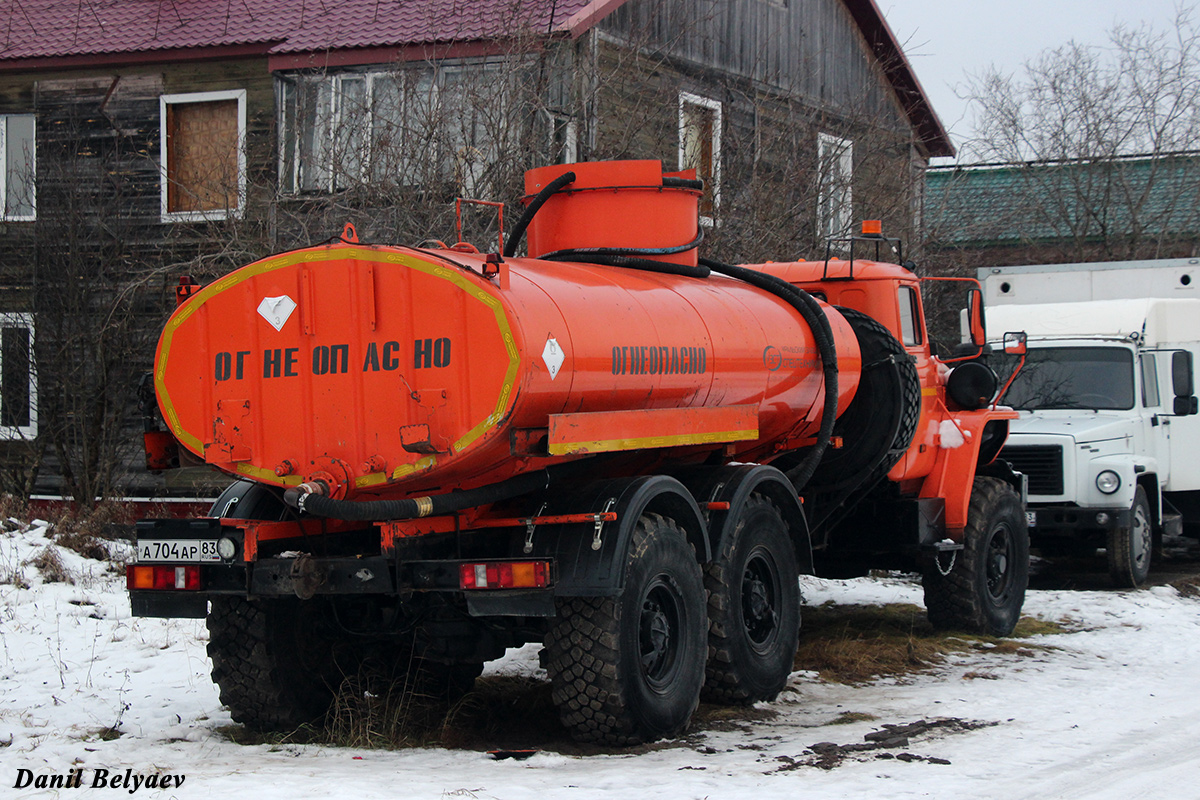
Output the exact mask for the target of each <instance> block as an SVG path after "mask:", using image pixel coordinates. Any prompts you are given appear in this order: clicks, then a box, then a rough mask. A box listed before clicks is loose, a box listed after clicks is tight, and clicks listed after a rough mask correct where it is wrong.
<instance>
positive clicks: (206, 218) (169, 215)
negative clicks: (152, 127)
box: [158, 89, 246, 222]
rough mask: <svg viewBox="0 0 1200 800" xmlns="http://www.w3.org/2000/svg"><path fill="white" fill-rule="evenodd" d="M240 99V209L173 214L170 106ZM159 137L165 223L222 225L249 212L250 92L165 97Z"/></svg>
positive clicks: (160, 100) (160, 106) (160, 108)
mask: <svg viewBox="0 0 1200 800" xmlns="http://www.w3.org/2000/svg"><path fill="white" fill-rule="evenodd" d="M226 100H237V115H238V120H237V126H238V133H237V138H238V141H237V172H238V176H237V182H238V186H237V206H236V207H235V208H222V209H213V210H211V211H169V210H168V209H167V188H168V184H169V181H168V177H167V176H168V174H169V170H168V165H167V106H169V105H175V104H179V105H186V104H189V103H216V102H222V101H226ZM158 134H159V137H158V138H159V142H158V145H159V161H158V171H159V182H158V183H159V196H160V206H159V209H160V211H159V213H160V217H161V221H162V222H219V221H221V220H225V219H241V218H242V215H243V214H244V213H245V211H246V90H245V89H226V90H223V91H218V92H187V93H184V94H164V95H159V98H158Z"/></svg>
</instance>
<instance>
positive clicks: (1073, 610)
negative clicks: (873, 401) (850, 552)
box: [0, 526, 1200, 800]
mask: <svg viewBox="0 0 1200 800" xmlns="http://www.w3.org/2000/svg"><path fill="white" fill-rule="evenodd" d="M44 533H45V531H44V528H42V527H40V526H34V527H33V528H32V529H31V530H29V531H25V532H15V533H3V532H0V581H5V582H3V583H0V797H20V798H24V797H37V796H49V797H52V796H63V797H85V796H92V795H96V796H105V797H116V796H126V795H128V794H133V795H134V796H137V797H146V796H154V797H160V798H167V797H179V798H209V797H253V798H255V800H272V799H273V798H286V800H302V799H303V798H310V797H311V798H328V797H335V798H338V797H353V798H375V797H378V798H385V797H386V798H446V797H467V798H472V797H474V798H505V800H524V799H525V798H549V797H570V798H614V799H615V798H622V800H624V798H652V797H671V798H672V799H673V800H682V799H683V798H703V797H711V798H731V797H733V798H750V797H753V798H755V800H767V798H773V797H778V798H787V800H803V799H804V798H830V797H874V798H910V797H912V798H916V797H935V798H973V799H976V798H1005V799H1006V800H1018V799H1019V798H1039V800H1046V799H1048V798H1089V799H1090V800H1102V799H1103V798H1113V799H1114V800H1116V799H1117V798H1120V800H1130V799H1131V798H1139V797H1154V798H1160V799H1161V798H1171V799H1172V800H1174V799H1176V798H1200V747H1198V743H1200V669H1198V668H1197V667H1198V665H1200V601H1197V600H1195V599H1189V598H1185V597H1181V596H1180V595H1179V594H1178V593H1177V592H1176V590H1175V589H1173V588H1170V587H1155V588H1151V589H1148V590H1143V591H1138V592H1112V591H1103V592H1093V591H1031V592H1030V594H1029V597H1028V599H1027V601H1026V605H1025V612H1026V614H1030V615H1034V616H1037V617H1041V618H1044V619H1049V620H1056V621H1063V620H1067V621H1069V627H1070V630H1072V631H1073V632H1071V633H1064V634H1056V635H1049V636H1040V637H1036V638H1035V639H1033V640H1031V643H1032V644H1036V645H1040V646H1042V647H1045V648H1047V649H1042V648H1041V647H1039V648H1037V649H1034V650H1031V651H1029V652H1027V653H1026V654H1025V655H1013V654H1011V653H1009V654H1006V655H1000V654H989V653H987V652H979V651H971V652H970V653H969V654H966V655H962V656H958V657H954V658H952V659H951V661H950V662H949V663H948V665H947V666H944V667H942V668H939V669H937V670H936V671H934V672H932V673H928V674H921V675H917V676H910V677H906V678H905V679H903V680H894V679H888V680H883V681H879V682H877V683H873V684H871V685H867V686H842V685H836V684H829V683H823V682H821V681H820V680H818V679H817V677H816V676H815V675H813V674H809V673H796V674H795V675H793V676H792V680H791V684H790V686H789V690H788V691H786V692H785V693H784V694H783V695H781V698H780V699H779V700H778V701H776V702H775V703H771V704H764V707H765V708H767V709H769V710H770V711H772V712H774V714H773V715H771V714H766V715H764V716H766V717H768V718H767V719H764V720H760V721H755V722H752V723H741V724H739V725H735V726H725V727H726V728H728V729H725V730H720V731H713V730H710V731H701V732H699V733H697V734H694V735H691V736H689V737H688V738H687V740H685V741H682V742H679V743H675V744H674V745H673V746H670V745H669V746H665V747H661V748H656V749H651V750H650V751H649V752H639V753H637V754H623V753H618V754H609V755H598V756H587V757H576V756H568V755H560V754H556V753H550V752H545V753H539V754H537V755H535V756H533V757H532V758H530V759H528V760H526V761H513V760H504V761H496V760H493V759H491V758H490V757H489V756H487V755H486V754H483V753H479V752H474V751H463V750H446V749H439V748H431V749H410V750H401V751H387V752H385V751H378V750H352V749H346V748H335V747H327V746H316V745H280V746H268V745H255V746H242V745H237V744H234V743H232V742H231V741H229V740H228V739H227V738H226V736H224V735H223V734H222V733H221V732H220V729H221V728H222V727H223V726H227V725H229V724H230V719H229V715H228V713H227V712H226V711H224V710H222V708H221V705H220V702H219V700H218V699H217V691H216V688H215V687H214V686H213V685H212V683H211V682H210V680H209V676H208V673H209V662H208V658H207V657H206V655H205V651H204V647H205V640H206V636H207V635H206V632H205V629H204V625H203V622H201V621H190V620H150V619H134V618H132V617H131V616H130V613H129V603H128V600H127V599H126V596H125V592H124V579H123V577H122V576H121V575H118V574H114V573H113V572H112V571H109V570H108V565H106V564H104V563H101V562H95V561H89V560H87V559H84V558H82V557H80V556H78V555H76V554H74V553H72V552H70V551H65V550H64V551H60V552H61V553H62V556H63V561H64V562H65V565H66V567H67V569H68V571H69V572H70V573H71V575H72V577H73V578H74V583H73V584H67V583H44V582H43V581H42V578H41V577H40V575H39V571H38V569H36V568H35V567H34V566H32V565H28V564H26V562H27V561H28V560H29V559H31V558H33V557H35V556H36V555H37V554H38V553H39V552H40V551H41V549H42V548H44V547H45V546H47V545H49V544H50V542H49V541H48V540H47V539H46V538H45V537H44ZM14 575H15V576H16V577H17V578H18V579H19V578H23V579H24V581H25V582H27V583H28V588H25V587H23V586H22V585H21V581H20V580H17V581H16V582H13V576H14ZM803 590H804V595H805V598H806V602H807V603H809V604H819V603H822V602H825V601H829V600H832V601H834V602H837V603H858V604H864V603H885V602H888V603H891V602H902V603H917V604H919V603H920V602H921V600H920V587H919V586H918V585H916V584H914V583H912V582H910V581H907V580H904V579H898V578H888V579H861V580H853V581H827V580H817V579H807V578H806V579H804V580H803ZM536 663H537V660H536V647H526V648H523V649H521V650H520V651H515V652H513V653H510V654H509V656H508V657H507V658H505V659H504V660H503V661H502V662H499V663H498V664H495V665H492V666H491V667H490V670H491V671H496V670H500V671H509V672H517V673H531V672H535V671H536ZM855 712H859V713H863V714H870V715H872V717H873V718H874V719H873V720H869V721H860V722H854V723H851V724H837V725H833V724H830V723H832V722H833V721H834V720H835V719H837V718H839V717H841V716H842V715H844V714H847V713H855ZM920 720H925V721H927V722H931V723H936V722H937V721H939V720H960V721H963V722H966V723H975V724H978V725H975V724H972V725H960V724H957V723H955V724H935V725H932V726H930V727H929V729H928V730H927V731H925V732H920V733H917V734H916V735H914V736H913V737H912V738H911V739H910V741H909V742H908V744H907V745H904V746H898V747H892V748H888V749H881V750H867V751H861V752H851V753H849V754H847V755H846V757H845V758H844V760H842V761H841V763H840V764H839V765H838V766H836V767H835V768H833V769H822V768H820V767H818V766H813V765H812V763H813V762H814V761H815V760H816V757H815V756H814V755H813V752H812V751H811V749H810V748H811V747H812V746H813V745H816V744H820V743H824V742H832V743H835V744H841V745H846V744H854V743H860V744H861V743H863V741H864V736H866V735H867V734H869V733H872V732H874V731H878V730H880V729H881V727H882V725H883V724H885V723H888V724H896V725H899V724H905V723H912V722H917V721H920ZM114 727H115V728H116V729H117V730H119V731H120V732H121V734H122V735H120V736H119V737H118V738H115V739H114V738H111V737H106V736H104V735H102V733H103V731H105V730H107V729H112V728H114ZM817 749H818V750H821V749H822V748H820V747H818V748H817ZM946 762H948V763H946ZM22 770H26V771H28V773H23V772H21V771H22ZM71 770H76V772H75V773H74V774H76V775H80V776H82V781H81V782H82V785H83V788H82V789H78V790H76V789H41V790H39V789H37V788H36V787H28V788H16V785H17V784H18V783H19V782H21V781H22V780H24V779H25V778H24V777H23V776H25V775H27V774H28V775H31V776H48V775H52V774H58V775H67V774H69V773H70V771H71ZM101 770H107V771H108V772H107V776H108V780H109V781H111V778H112V777H114V776H116V777H118V778H120V779H123V778H124V775H125V774H126V771H127V770H128V771H129V774H130V775H137V776H147V775H156V776H162V775H166V774H170V775H171V776H175V777H173V778H172V780H171V781H167V783H171V784H173V783H174V782H175V780H176V779H177V777H179V776H182V777H183V782H182V785H179V786H177V787H173V788H168V789H162V788H147V787H146V786H145V785H140V786H138V787H137V789H136V790H134V789H133V786H132V785H130V786H129V787H126V786H123V785H122V786H119V787H117V788H113V787H112V786H111V785H110V786H108V787H106V788H103V789H101V788H95V789H93V788H90V787H91V785H92V783H93V782H94V781H95V776H96V775H103V774H104V773H102V772H100V771H101ZM158 781H159V782H162V778H161V777H159V778H158ZM131 784H132V782H131Z"/></svg>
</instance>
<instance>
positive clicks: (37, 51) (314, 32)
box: [0, 0, 612, 60]
mask: <svg viewBox="0 0 1200 800" xmlns="http://www.w3.org/2000/svg"><path fill="white" fill-rule="evenodd" d="M3 5H5V6H8V8H7V10H6V11H5V10H0V26H2V27H0V59H4V60H9V59H26V58H63V57H69V56H84V55H100V54H117V53H142V52H146V51H157V50H183V49H192V48H200V47H227V46H234V45H261V46H262V52H265V53H269V54H273V55H274V54H284V53H302V52H315V51H322V50H329V49H343V48H357V47H386V46H397V45H411V44H433V43H441V42H464V41H480V40H486V39H497V38H506V37H511V36H512V35H513V33H514V32H526V31H545V32H547V33H572V32H574V31H573V30H572V28H573V26H578V25H579V24H580V22H585V23H588V24H590V22H591V21H594V19H591V20H588V19H585V18H587V17H589V16H591V14H592V12H594V11H595V10H596V7H598V6H607V5H612V4H611V3H610V2H605V1H604V0H516V1H515V2H514V0H490V1H489V0H291V1H290V2H281V0H5V2H4V3H3ZM585 27H586V25H585Z"/></svg>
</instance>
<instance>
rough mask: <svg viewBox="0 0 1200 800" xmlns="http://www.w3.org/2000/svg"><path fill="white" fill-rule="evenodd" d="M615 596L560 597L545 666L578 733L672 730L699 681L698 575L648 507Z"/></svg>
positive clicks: (647, 737)
mask: <svg viewBox="0 0 1200 800" xmlns="http://www.w3.org/2000/svg"><path fill="white" fill-rule="evenodd" d="M624 574H625V583H624V587H623V589H622V590H621V593H620V594H619V595H617V596H616V597H573V598H564V599H562V600H560V601H559V608H558V617H557V619H556V621H555V623H554V626H553V628H552V629H551V630H550V632H549V633H548V634H547V636H546V655H547V664H546V666H547V672H549V674H550V681H551V686H552V697H553V699H554V703H555V705H557V706H558V709H559V714H560V716H561V717H562V721H563V724H564V725H566V726H567V728H569V729H570V730H571V733H572V735H574V736H575V738H576V739H578V740H579V741H583V742H600V743H603V744H610V745H631V744H637V743H639V742H645V741H652V740H654V739H659V738H662V737H665V736H673V735H675V734H677V733H679V732H680V731H682V730H683V729H684V728H685V727H686V726H687V723H688V721H689V720H690V719H691V716H692V712H693V711H695V710H696V705H697V704H698V703H699V700H700V686H701V684H703V682H704V656H705V649H706V648H705V636H704V633H705V627H706V617H705V614H704V580H703V577H702V575H701V572H700V565H699V564H698V563H697V562H696V556H695V554H694V553H693V552H692V548H691V547H690V546H689V545H688V543H687V541H686V540H685V539H684V536H683V533H682V532H681V531H680V530H679V528H678V527H676V525H675V523H674V522H673V521H671V520H669V519H667V518H665V517H661V516H659V515H657V514H645V515H643V516H642V517H641V518H640V519H639V520H638V522H637V527H636V528H635V530H634V531H633V540H632V542H631V544H630V547H629V551H628V554H627V556H626V558H625V564H624Z"/></svg>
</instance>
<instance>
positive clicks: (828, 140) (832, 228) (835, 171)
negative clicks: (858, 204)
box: [817, 133, 854, 238]
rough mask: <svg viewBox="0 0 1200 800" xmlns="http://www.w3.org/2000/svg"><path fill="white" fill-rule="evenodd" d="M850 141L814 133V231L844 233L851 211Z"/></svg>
mask: <svg viewBox="0 0 1200 800" xmlns="http://www.w3.org/2000/svg"><path fill="white" fill-rule="evenodd" d="M853 176H854V142H852V141H850V140H849V139H842V138H840V137H837V136H830V135H829V134H827V133H821V134H818V136H817V179H818V186H817V234H818V235H819V236H820V237H822V238H824V237H828V236H845V235H847V234H848V233H850V226H851V224H852V222H851V219H852V214H853V202H854V197H853V192H852V190H851V187H852V183H853V180H852V179H853Z"/></svg>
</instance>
